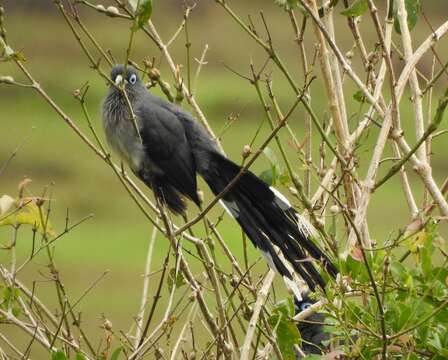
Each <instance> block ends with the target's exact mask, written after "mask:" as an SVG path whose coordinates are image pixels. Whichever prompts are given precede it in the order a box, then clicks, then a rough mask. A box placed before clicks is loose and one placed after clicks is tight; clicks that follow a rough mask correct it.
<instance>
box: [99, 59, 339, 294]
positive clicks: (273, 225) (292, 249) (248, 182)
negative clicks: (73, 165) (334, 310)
mask: <svg viewBox="0 0 448 360" xmlns="http://www.w3.org/2000/svg"><path fill="white" fill-rule="evenodd" d="M111 80H112V81H113V82H114V84H115V86H114V85H111V86H110V88H109V92H108V94H107V97H106V99H105V100H104V103H103V125H104V131H105V133H106V138H107V141H108V143H109V145H110V147H111V148H112V149H113V150H114V151H115V152H117V153H118V154H119V155H120V156H121V157H122V158H123V159H124V160H125V161H126V162H127V164H128V165H129V167H130V168H131V169H132V171H133V172H134V173H135V175H136V176H137V177H138V178H140V180H142V181H143V182H144V183H145V184H146V185H147V186H149V187H150V188H151V189H152V190H153V192H154V194H155V196H156V197H157V198H158V199H159V200H160V201H161V202H163V203H164V204H166V205H167V206H168V208H169V209H170V210H171V211H172V212H173V213H175V214H183V213H184V212H185V210H186V204H185V201H184V197H187V198H189V199H190V200H192V201H193V202H194V203H196V205H198V206H199V205H200V201H199V197H198V194H197V183H196V174H199V175H200V176H202V177H203V178H204V180H205V181H206V182H207V184H208V185H209V187H210V189H211V190H212V192H213V193H214V194H215V195H217V194H219V193H220V192H221V191H222V190H223V189H224V188H225V187H226V185H228V184H229V183H230V182H231V181H232V179H233V178H234V177H235V176H237V175H238V173H239V172H240V169H241V167H240V166H239V165H237V164H235V163H234V162H232V161H231V160H229V159H227V158H226V157H225V156H223V155H222V154H221V152H220V151H219V149H218V147H217V145H216V143H215V141H214V140H213V139H212V138H211V137H210V135H209V134H208V133H207V132H206V131H205V130H204V129H203V128H202V127H201V126H200V125H199V124H198V122H197V121H196V120H195V119H194V118H193V117H192V115H191V114H189V113H188V112H186V111H184V110H183V109H181V108H180V107H179V106H177V105H175V104H172V103H170V102H167V101H165V100H163V99H161V98H159V97H157V96H155V95H153V94H151V93H150V92H148V91H147V89H146V88H145V86H144V84H143V83H142V82H141V80H140V78H139V76H138V73H137V71H136V70H135V69H134V68H132V67H130V66H128V67H127V68H126V69H125V67H124V66H122V65H117V66H115V67H114V68H113V69H112V72H111ZM123 82H124V84H125V85H124V86H125V90H126V93H127V95H128V98H129V100H130V103H131V105H132V109H133V111H134V113H135V116H136V120H137V125H138V129H139V133H140V137H139V136H138V134H137V131H136V129H135V126H134V124H133V122H132V120H131V114H130V113H129V107H128V105H127V103H126V99H125V96H124V94H123V92H122V91H121V90H120V89H119V86H120V85H122V84H123ZM140 138H141V139H140ZM221 203H222V205H223V206H224V207H225V209H226V210H227V211H228V213H229V214H230V215H231V216H232V217H234V218H235V219H236V221H237V222H238V223H239V224H240V226H241V227H242V229H243V230H244V232H245V233H246V234H247V236H248V237H249V238H250V240H251V241H252V243H253V244H254V245H255V247H257V248H258V249H259V250H260V251H261V252H262V254H263V255H264V257H265V258H266V260H267V261H268V263H269V264H270V266H271V267H273V268H274V270H277V271H278V272H279V273H280V274H281V275H282V276H283V278H284V280H285V282H286V283H287V284H288V285H289V286H290V287H291V288H292V290H293V291H294V292H295V293H296V296H298V297H300V293H297V292H298V289H297V288H294V286H293V284H294V281H293V276H292V273H291V271H290V270H289V269H288V266H287V263H289V265H290V266H289V268H292V269H293V271H294V272H296V273H297V274H299V275H300V276H301V277H302V278H303V279H304V280H305V281H306V283H307V284H308V286H309V288H310V289H311V290H314V289H315V287H316V286H317V285H318V286H320V287H321V288H322V289H323V288H324V287H325V282H324V280H323V279H322V277H321V275H320V274H319V272H318V271H317V270H316V268H315V266H314V264H313V263H312V262H311V261H310V260H309V258H310V257H311V258H313V259H315V260H316V261H317V262H318V263H320V264H321V265H323V267H324V269H325V270H326V271H327V272H328V273H329V274H330V275H331V276H333V277H335V276H336V274H337V269H336V267H335V266H334V265H333V264H332V263H331V261H330V260H329V258H328V257H327V256H326V255H325V254H324V253H323V252H322V251H321V250H320V249H319V248H318V247H317V246H316V245H315V244H314V243H313V242H312V241H311V240H310V239H308V238H307V236H306V235H305V233H304V232H303V231H302V230H301V228H300V227H299V226H298V225H301V224H298V221H299V220H298V217H297V213H296V212H295V210H294V209H293V208H292V207H291V205H290V204H289V202H288V200H287V199H286V198H285V197H284V196H283V195H281V194H280V193H279V192H278V191H277V190H275V189H273V188H270V187H269V186H268V185H267V184H266V183H264V182H263V181H262V180H260V179H259V178H258V177H257V176H255V175H254V174H253V173H252V172H250V171H247V172H245V173H244V174H243V176H241V178H240V179H239V180H238V182H237V183H236V184H235V185H234V186H233V187H232V188H231V189H230V191H228V192H227V193H226V194H225V195H224V196H223V198H222V202H221ZM274 245H275V246H276V247H277V248H278V249H279V251H280V252H281V254H282V255H283V256H282V257H280V256H279V255H278V253H277V251H276V249H275V247H274ZM285 260H286V261H285Z"/></svg>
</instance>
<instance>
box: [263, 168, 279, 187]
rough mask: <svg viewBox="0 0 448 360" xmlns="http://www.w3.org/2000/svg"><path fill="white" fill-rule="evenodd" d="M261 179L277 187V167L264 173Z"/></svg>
mask: <svg viewBox="0 0 448 360" xmlns="http://www.w3.org/2000/svg"><path fill="white" fill-rule="evenodd" d="M259 178H260V179H261V180H263V181H264V182H265V183H266V184H268V185H269V186H273V185H275V182H276V180H277V171H276V170H275V167H271V168H270V169H267V170H264V171H262V172H261V173H260V175H259Z"/></svg>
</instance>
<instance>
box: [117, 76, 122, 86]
mask: <svg viewBox="0 0 448 360" xmlns="http://www.w3.org/2000/svg"><path fill="white" fill-rule="evenodd" d="M122 82H123V76H122V75H117V77H116V78H115V85H117V86H119V85H120V84H121V83H122Z"/></svg>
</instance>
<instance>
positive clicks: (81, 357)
mask: <svg viewBox="0 0 448 360" xmlns="http://www.w3.org/2000/svg"><path fill="white" fill-rule="evenodd" d="M75 360H86V357H85V356H84V354H83V353H80V352H77V353H76V357H75Z"/></svg>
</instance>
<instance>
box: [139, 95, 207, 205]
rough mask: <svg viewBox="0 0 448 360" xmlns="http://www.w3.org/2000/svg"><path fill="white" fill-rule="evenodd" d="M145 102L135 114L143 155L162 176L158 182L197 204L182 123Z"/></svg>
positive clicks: (192, 159)
mask: <svg viewBox="0 0 448 360" xmlns="http://www.w3.org/2000/svg"><path fill="white" fill-rule="evenodd" d="M146 100H147V101H144V102H142V103H140V104H138V106H137V107H136V111H135V112H136V115H137V116H138V117H139V118H140V120H141V122H140V123H141V130H140V133H141V137H142V141H143V145H144V148H145V153H146V155H147V156H148V157H149V159H150V161H151V162H152V164H153V165H155V166H156V168H157V169H158V170H160V171H161V172H162V174H158V176H159V177H161V179H159V180H161V181H163V182H168V184H169V185H171V186H172V187H174V188H175V189H176V190H177V191H178V192H180V193H181V194H183V195H186V196H188V197H189V198H190V199H192V200H193V201H195V202H196V203H198V202H199V199H198V196H197V184H196V165H195V162H194V158H193V154H192V151H191V148H190V144H189V143H188V140H187V137H186V135H185V130H184V127H183V126H182V123H181V122H180V120H179V119H178V118H177V116H176V114H175V113H174V112H172V111H170V109H169V108H167V107H164V106H161V105H160V104H158V103H157V102H154V101H151V100H152V99H148V98H147V99H146ZM147 166H148V165H147Z"/></svg>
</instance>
